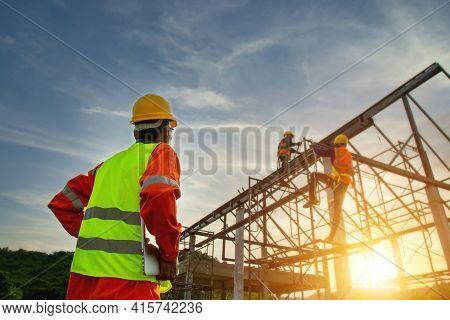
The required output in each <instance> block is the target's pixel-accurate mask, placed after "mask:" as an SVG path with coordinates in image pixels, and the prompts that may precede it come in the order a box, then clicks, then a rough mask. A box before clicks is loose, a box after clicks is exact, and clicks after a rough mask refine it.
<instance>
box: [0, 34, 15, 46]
mask: <svg viewBox="0 0 450 320" xmlns="http://www.w3.org/2000/svg"><path fill="white" fill-rule="evenodd" d="M0 43H1V44H5V45H9V46H12V45H14V44H15V43H16V39H14V38H13V37H11V36H8V35H6V36H0Z"/></svg>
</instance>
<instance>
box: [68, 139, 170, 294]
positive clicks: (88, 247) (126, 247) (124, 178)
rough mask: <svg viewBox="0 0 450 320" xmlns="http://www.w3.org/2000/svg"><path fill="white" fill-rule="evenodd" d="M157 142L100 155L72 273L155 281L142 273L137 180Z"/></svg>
mask: <svg viewBox="0 0 450 320" xmlns="http://www.w3.org/2000/svg"><path fill="white" fill-rule="evenodd" d="M157 145H158V144H157V143H152V144H144V143H135V144H133V145H132V146H131V147H129V148H128V149H126V150H124V151H122V152H119V153H117V154H115V155H114V156H112V157H111V158H109V159H108V160H106V161H105V162H104V163H103V165H102V166H101V167H100V168H99V169H98V170H97V171H96V173H95V182H94V187H93V190H92V194H91V197H90V199H89V203H88V205H87V207H86V211H85V214H84V218H83V221H82V223H81V228H80V232H79V234H78V241H77V247H76V249H75V253H74V257H73V261H72V268H71V271H72V272H75V273H80V274H84V275H88V276H93V277H112V278H120V279H126V280H141V281H152V282H156V283H158V282H159V281H157V280H156V277H155V276H147V275H145V274H144V272H143V264H142V259H143V256H142V243H141V242H142V240H141V232H142V231H141V215H140V192H141V186H140V184H139V180H140V178H141V176H142V174H143V173H144V171H145V169H146V168H147V164H148V162H149V159H150V157H151V154H152V152H153V150H154V149H155V148H156V146H157ZM168 285H170V282H169V283H167V282H166V281H164V283H161V292H164V291H167V286H168ZM164 287H166V290H164Z"/></svg>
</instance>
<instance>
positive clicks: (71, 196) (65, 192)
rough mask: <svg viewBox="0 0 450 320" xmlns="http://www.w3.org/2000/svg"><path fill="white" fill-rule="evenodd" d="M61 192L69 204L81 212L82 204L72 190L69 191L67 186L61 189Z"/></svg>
mask: <svg viewBox="0 0 450 320" xmlns="http://www.w3.org/2000/svg"><path fill="white" fill-rule="evenodd" d="M61 192H62V194H63V195H65V196H66V198H67V199H69V200H70V202H72V205H73V207H74V208H75V209H76V210H80V211H81V210H82V209H83V208H84V205H83V202H81V200H80V198H79V197H78V196H77V194H76V193H75V192H74V191H73V190H72V189H70V187H69V186H68V185H67V184H66V185H65V186H64V189H62V191H61Z"/></svg>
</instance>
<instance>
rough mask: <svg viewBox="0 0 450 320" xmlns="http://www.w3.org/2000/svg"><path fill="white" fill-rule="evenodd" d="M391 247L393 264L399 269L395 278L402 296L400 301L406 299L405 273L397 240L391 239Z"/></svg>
mask: <svg viewBox="0 0 450 320" xmlns="http://www.w3.org/2000/svg"><path fill="white" fill-rule="evenodd" d="M391 247H392V253H393V256H394V261H395V264H396V265H397V266H398V267H399V268H396V269H397V278H398V284H399V287H400V293H401V295H402V299H408V286H407V284H406V281H405V277H406V275H405V271H404V265H403V259H402V255H401V253H400V247H399V245H398V238H397V237H393V238H391Z"/></svg>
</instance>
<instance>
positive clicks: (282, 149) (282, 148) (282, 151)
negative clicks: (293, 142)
mask: <svg viewBox="0 0 450 320" xmlns="http://www.w3.org/2000/svg"><path fill="white" fill-rule="evenodd" d="M290 154H291V150H290V148H288V145H287V143H286V139H285V138H283V139H281V141H280V143H279V144H278V157H280V156H284V155H290Z"/></svg>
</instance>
